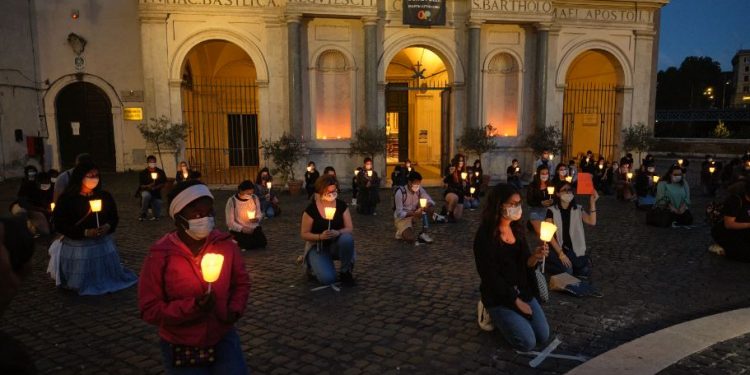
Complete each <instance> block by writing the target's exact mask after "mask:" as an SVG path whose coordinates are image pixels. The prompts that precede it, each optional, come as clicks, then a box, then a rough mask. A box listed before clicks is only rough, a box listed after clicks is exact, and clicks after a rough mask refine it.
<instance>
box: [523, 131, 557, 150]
mask: <svg viewBox="0 0 750 375" xmlns="http://www.w3.org/2000/svg"><path fill="white" fill-rule="evenodd" d="M526 147H529V148H531V149H532V150H534V152H535V153H536V154H541V153H542V151H544V150H549V151H550V152H552V153H553V154H557V155H559V154H560V153H561V151H562V148H563V141H562V132H561V131H560V129H558V128H557V127H555V126H552V125H549V126H547V127H544V128H541V129H536V130H535V131H534V134H532V135H530V136H528V137H526Z"/></svg>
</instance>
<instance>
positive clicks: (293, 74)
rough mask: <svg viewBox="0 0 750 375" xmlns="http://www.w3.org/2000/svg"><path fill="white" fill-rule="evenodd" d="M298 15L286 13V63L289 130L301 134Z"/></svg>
mask: <svg viewBox="0 0 750 375" xmlns="http://www.w3.org/2000/svg"><path fill="white" fill-rule="evenodd" d="M301 22H302V17H301V16H300V15H287V17H286V26H287V36H288V41H287V52H288V53H287V64H288V66H289V75H288V79H289V132H290V133H291V134H292V135H293V136H294V137H298V138H299V137H301V136H302V60H301V59H302V50H301V43H300V39H301V36H300V27H301Z"/></svg>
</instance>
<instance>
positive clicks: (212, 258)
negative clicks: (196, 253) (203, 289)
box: [201, 253, 224, 293]
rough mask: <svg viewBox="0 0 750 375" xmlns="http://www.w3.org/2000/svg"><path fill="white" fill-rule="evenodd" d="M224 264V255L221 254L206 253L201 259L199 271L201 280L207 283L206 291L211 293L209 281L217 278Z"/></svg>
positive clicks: (211, 281)
mask: <svg viewBox="0 0 750 375" xmlns="http://www.w3.org/2000/svg"><path fill="white" fill-rule="evenodd" d="M223 265H224V256H223V255H221V254H214V253H207V254H206V255H204V256H203V259H201V273H202V274H203V280H204V281H205V282H207V283H208V292H207V293H211V283H213V282H215V281H216V280H218V279H219V276H220V275H221V267H222V266H223Z"/></svg>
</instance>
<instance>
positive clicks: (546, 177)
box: [526, 165, 554, 234]
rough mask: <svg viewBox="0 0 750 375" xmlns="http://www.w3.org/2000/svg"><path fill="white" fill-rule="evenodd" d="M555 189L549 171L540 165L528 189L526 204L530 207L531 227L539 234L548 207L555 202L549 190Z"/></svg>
mask: <svg viewBox="0 0 750 375" xmlns="http://www.w3.org/2000/svg"><path fill="white" fill-rule="evenodd" d="M549 187H554V185H552V182H551V181H550V174H549V169H547V167H546V166H545V165H540V166H539V167H537V169H536V173H535V174H534V179H533V180H532V181H531V183H530V184H529V185H528V186H527V187H526V189H527V190H526V203H527V204H528V205H529V225H531V226H532V228H533V229H534V232H536V233H537V234H539V227H540V226H541V224H542V221H543V220H544V219H545V217H546V216H547V207H550V206H552V203H553V202H554V201H553V200H552V195H551V194H549V191H548V189H547V188H549Z"/></svg>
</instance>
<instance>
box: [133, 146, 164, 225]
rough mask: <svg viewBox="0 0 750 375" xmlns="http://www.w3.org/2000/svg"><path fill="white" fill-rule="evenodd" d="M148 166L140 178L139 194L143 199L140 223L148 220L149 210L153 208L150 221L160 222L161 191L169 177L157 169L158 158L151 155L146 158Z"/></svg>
mask: <svg viewBox="0 0 750 375" xmlns="http://www.w3.org/2000/svg"><path fill="white" fill-rule="evenodd" d="M146 162H147V163H148V166H147V167H146V169H144V170H142V171H141V173H140V175H139V176H138V181H139V182H138V183H139V186H138V193H140V197H141V216H139V217H138V221H143V220H146V217H147V216H146V214H148V209H149V208H151V214H152V216H151V218H150V219H149V220H152V221H153V220H159V217H160V216H161V189H162V188H163V187H164V184H165V183H166V182H167V175H166V174H164V171H163V170H161V169H159V168H157V167H156V156H154V155H149V156H148V157H147V158H146Z"/></svg>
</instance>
